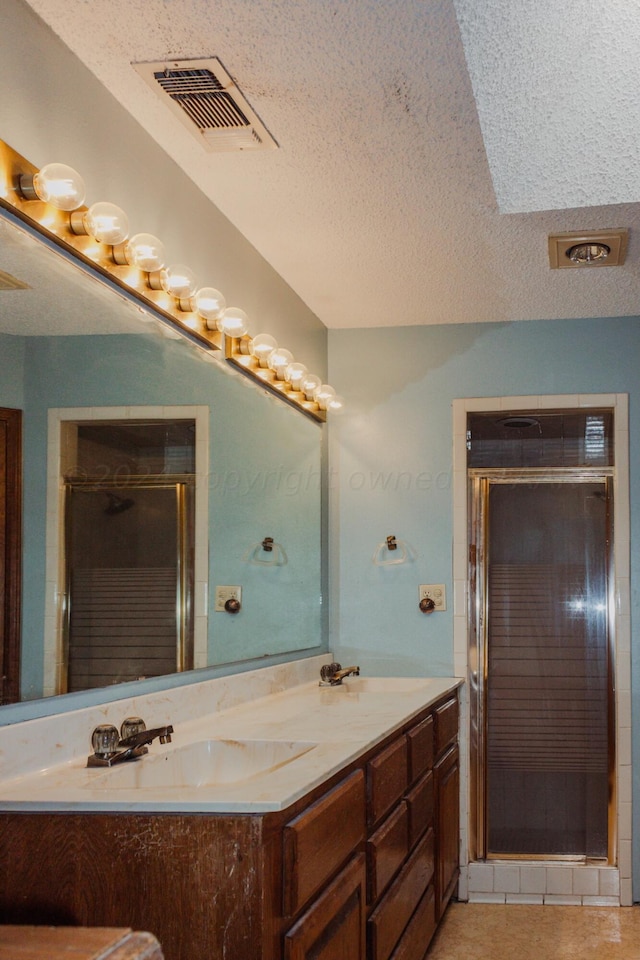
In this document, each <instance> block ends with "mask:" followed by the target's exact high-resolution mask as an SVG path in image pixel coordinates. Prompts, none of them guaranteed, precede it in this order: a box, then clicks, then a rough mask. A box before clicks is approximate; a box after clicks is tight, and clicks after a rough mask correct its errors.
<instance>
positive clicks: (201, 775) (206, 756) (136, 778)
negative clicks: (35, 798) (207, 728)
mask: <svg viewBox="0 0 640 960" xmlns="http://www.w3.org/2000/svg"><path fill="white" fill-rule="evenodd" d="M315 746H317V744H315V743H310V742H308V741H303V740H199V741H197V742H196V743H189V744H186V745H185V746H184V747H175V748H174V749H172V750H168V751H167V752H166V753H161V754H157V755H155V756H154V755H153V753H150V754H148V755H147V756H145V757H142V758H141V759H140V760H135V761H125V762H124V763H122V764H119V765H115V766H113V767H111V768H110V769H109V770H107V771H106V772H105V773H99V774H96V776H95V777H94V776H93V775H92V776H91V778H90V780H89V781H88V783H87V786H88V787H99V788H100V789H113V790H131V789H134V790H135V789H141V790H145V789H149V788H153V787H155V788H161V789H162V788H166V787H206V786H213V785H216V784H217V785H219V784H225V783H239V782H241V781H244V780H250V779H251V778H252V777H257V776H260V775H262V774H265V773H271V772H272V771H273V770H277V769H278V768H279V767H282V766H284V765H285V764H287V763H291V762H292V761H293V760H296V759H297V758H298V757H302V756H304V754H305V753H308V752H309V750H313V748H314V747H315ZM152 749H153V748H152Z"/></svg>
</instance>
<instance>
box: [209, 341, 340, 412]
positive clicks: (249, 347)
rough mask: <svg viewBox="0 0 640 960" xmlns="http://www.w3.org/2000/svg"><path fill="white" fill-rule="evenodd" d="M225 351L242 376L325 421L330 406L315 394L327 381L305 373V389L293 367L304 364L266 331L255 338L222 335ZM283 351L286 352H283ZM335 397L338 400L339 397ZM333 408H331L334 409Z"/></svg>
mask: <svg viewBox="0 0 640 960" xmlns="http://www.w3.org/2000/svg"><path fill="white" fill-rule="evenodd" d="M225 351H226V358H227V360H228V362H229V363H230V364H232V366H234V367H236V369H238V370H240V371H241V373H243V374H244V375H245V376H247V377H250V378H251V379H252V380H254V381H255V382H256V383H259V384H260V385H261V386H262V387H265V388H266V389H267V390H268V391H269V392H270V393H273V394H275V395H276V396H278V397H280V398H281V399H282V400H285V401H286V402H287V403H290V404H293V406H295V407H297V408H298V409H299V410H302V411H303V413H306V414H307V415H308V416H310V417H312V418H313V419H314V420H318V421H319V422H320V423H324V422H325V421H326V419H327V410H328V409H330V407H329V405H328V404H325V403H324V400H323V398H322V397H320V396H319V395H318V394H319V390H320V388H321V387H327V385H326V384H321V383H320V378H319V377H316V376H313V375H312V374H311V375H307V377H306V379H307V381H308V384H309V386H308V388H307V389H305V383H304V380H300V379H299V378H298V376H297V373H298V369H297V368H300V367H302V369H303V370H304V371H305V372H306V367H304V365H303V364H299V363H296V362H295V360H294V358H293V356H292V355H291V354H290V353H289V351H288V350H284V349H283V348H281V347H278V345H277V343H276V341H275V340H274V339H273V337H271V336H269V334H260V335H259V336H257V337H255V338H252V337H250V336H248V335H247V334H245V336H243V337H226V338H225ZM286 354H288V356H285V355H286ZM289 371H293V372H292V373H290V372H289ZM328 389H329V390H330V391H331V394H332V395H333V396H335V390H333V388H332V387H329V388H328ZM337 399H338V400H339V401H340V398H337ZM340 404H341V401H340ZM337 409H338V408H337V407H335V408H334V410H336V412H337Z"/></svg>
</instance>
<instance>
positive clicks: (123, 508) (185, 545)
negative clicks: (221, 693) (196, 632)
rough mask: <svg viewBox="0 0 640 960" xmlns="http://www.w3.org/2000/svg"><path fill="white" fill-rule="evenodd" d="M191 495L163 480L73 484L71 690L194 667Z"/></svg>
mask: <svg viewBox="0 0 640 960" xmlns="http://www.w3.org/2000/svg"><path fill="white" fill-rule="evenodd" d="M192 499H193V490H192V486H191V485H189V484H187V483H184V482H171V481H167V480H165V479H160V480H158V481H157V482H155V483H151V482H142V481H138V482H135V483H131V484H129V485H127V486H123V487H119V486H117V485H114V484H107V483H104V484H93V483H91V482H84V483H83V482H79V483H69V484H67V497H66V508H65V526H66V590H65V608H66V629H65V654H66V655H65V661H66V668H67V690H68V691H74V690H87V689H90V688H92V687H96V686H98V687H100V686H104V685H106V684H110V683H121V682H122V681H124V680H133V679H137V678H140V677H153V676H162V675H164V674H167V673H174V672H175V671H178V670H185V669H189V668H190V667H191V666H192V665H193V664H192V645H191V637H192V628H191V619H192V615H191V599H190V598H191V592H192V582H191V581H192V560H191V553H192V536H193V535H192V527H193V506H192Z"/></svg>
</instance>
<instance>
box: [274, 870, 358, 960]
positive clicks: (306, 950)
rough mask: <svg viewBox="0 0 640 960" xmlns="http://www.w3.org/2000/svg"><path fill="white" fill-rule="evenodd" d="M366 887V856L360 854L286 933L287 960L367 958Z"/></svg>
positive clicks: (285, 959) (285, 955)
mask: <svg viewBox="0 0 640 960" xmlns="http://www.w3.org/2000/svg"><path fill="white" fill-rule="evenodd" d="M364 888H365V865H364V857H363V856H362V854H358V856H356V857H354V858H353V859H352V860H351V861H350V862H349V863H348V864H347V866H346V867H345V869H344V870H343V871H342V873H340V874H338V876H337V877H336V879H335V880H334V881H333V882H332V883H330V884H329V886H328V887H327V889H326V890H325V891H324V893H322V895H321V896H319V897H318V899H317V900H316V901H315V902H314V903H312V904H311V906H310V907H309V909H308V910H307V911H306V913H304V914H303V915H302V916H301V917H300V919H299V920H298V921H297V923H295V924H294V925H293V927H291V929H290V930H288V931H287V932H286V933H285V935H284V960H309V958H311V957H317V958H325V957H326V958H327V960H330V958H331V957H336V958H337V957H349V958H353V960H360V958H364V957H365V955H366V949H365V918H366V906H365V902H364V901H365V889H364ZM319 945H320V949H318V947H319Z"/></svg>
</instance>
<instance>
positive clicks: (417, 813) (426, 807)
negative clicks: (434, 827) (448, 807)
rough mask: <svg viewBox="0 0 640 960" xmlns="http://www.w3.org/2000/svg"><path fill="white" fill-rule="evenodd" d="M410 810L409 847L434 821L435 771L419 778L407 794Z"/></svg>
mask: <svg viewBox="0 0 640 960" xmlns="http://www.w3.org/2000/svg"><path fill="white" fill-rule="evenodd" d="M406 801H407V807H408V811H409V849H411V847H413V845H414V844H415V842H416V841H417V840H418V839H419V838H420V837H421V836H422V834H423V833H424V832H425V830H426V829H427V827H429V826H431V824H432V822H433V809H434V790H433V772H432V771H431V770H430V771H429V773H428V774H427V775H426V776H424V777H423V778H422V780H419V781H418V783H417V784H416V785H415V787H413V788H412V789H411V790H410V791H409V792H408V794H407V796H406Z"/></svg>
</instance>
